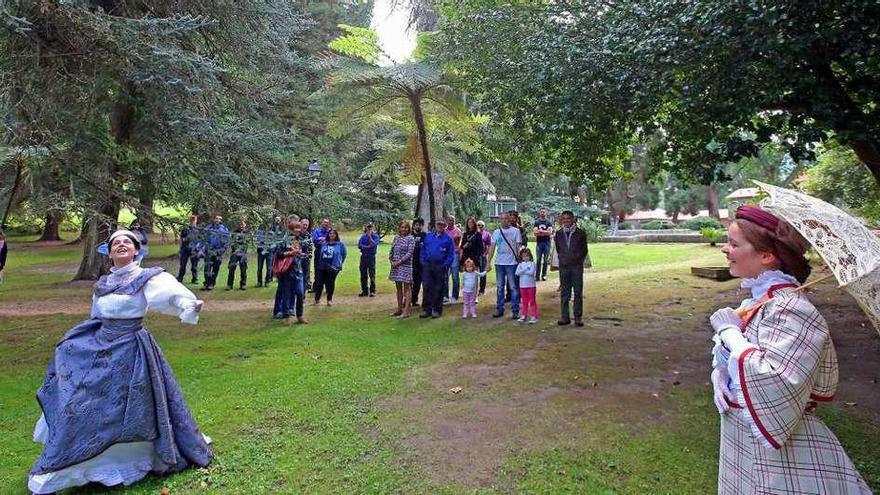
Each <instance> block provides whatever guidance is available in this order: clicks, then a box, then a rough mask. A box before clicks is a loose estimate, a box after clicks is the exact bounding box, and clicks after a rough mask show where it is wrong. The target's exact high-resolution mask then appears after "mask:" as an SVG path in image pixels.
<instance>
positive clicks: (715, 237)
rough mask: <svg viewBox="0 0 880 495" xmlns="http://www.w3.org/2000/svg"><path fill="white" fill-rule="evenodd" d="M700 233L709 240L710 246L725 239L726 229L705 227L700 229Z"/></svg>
mask: <svg viewBox="0 0 880 495" xmlns="http://www.w3.org/2000/svg"><path fill="white" fill-rule="evenodd" d="M700 235H702V236H703V237H704V238H705V239H706V240H707V241H709V245H710V246H714V245H715V244H717V243H719V242H721V241H723V240H724V229H713V228H712V227H703V228H702V229H700Z"/></svg>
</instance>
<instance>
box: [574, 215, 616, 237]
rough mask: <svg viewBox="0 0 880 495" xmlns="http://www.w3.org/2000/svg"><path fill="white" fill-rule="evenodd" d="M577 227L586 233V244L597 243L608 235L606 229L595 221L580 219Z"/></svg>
mask: <svg viewBox="0 0 880 495" xmlns="http://www.w3.org/2000/svg"><path fill="white" fill-rule="evenodd" d="M577 224H578V227H579V228H581V229H584V231H585V232H586V233H587V241H588V242H598V241H599V240H600V239H602V238H603V237H605V236H606V235H608V229H607V228H606V227H605V226H604V225H602V224H601V223H600V222H598V221H596V220H591V219H588V218H581V219H578V221H577Z"/></svg>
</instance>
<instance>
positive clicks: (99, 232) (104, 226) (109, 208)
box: [73, 200, 120, 280]
mask: <svg viewBox="0 0 880 495" xmlns="http://www.w3.org/2000/svg"><path fill="white" fill-rule="evenodd" d="M119 208H120V205H119V201H118V200H114V201H107V202H105V203H103V204H102V205H101V207H100V208H99V209H98V212H97V214H95V215H93V216H92V217H91V218H90V219H89V220H88V227H87V229H88V230H87V232H86V235H85V236H84V237H83V257H82V261H81V262H80V264H79V270H77V272H76V276H75V277H74V278H73V279H74V280H98V278H99V277H100V276H101V275H103V274H105V273H107V272H108V271H109V270H110V258H108V257H107V256H104V255H103V254H100V253H99V252H98V250H97V249H98V246H99V245H101V244H102V243H104V242H107V239H109V238H110V234H112V233H113V231H114V230H116V222H117V219H118V218H119Z"/></svg>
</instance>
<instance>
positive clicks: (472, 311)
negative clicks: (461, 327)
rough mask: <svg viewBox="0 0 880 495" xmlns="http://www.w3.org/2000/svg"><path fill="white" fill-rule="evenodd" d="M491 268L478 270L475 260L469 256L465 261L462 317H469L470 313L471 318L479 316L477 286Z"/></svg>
mask: <svg viewBox="0 0 880 495" xmlns="http://www.w3.org/2000/svg"><path fill="white" fill-rule="evenodd" d="M489 270H490V269H489V268H486V271H485V272H478V271H477V265H476V264H475V263H474V260H472V259H470V258H468V259H466V260H465V261H464V273H463V274H462V281H461V294H462V298H463V299H464V305H463V306H462V310H461V317H462V318H467V317H468V315H471V318H476V317H477V288H478V286H479V283H480V277H485V276H486V273H487V272H488V271H489Z"/></svg>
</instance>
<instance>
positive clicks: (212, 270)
mask: <svg viewBox="0 0 880 495" xmlns="http://www.w3.org/2000/svg"><path fill="white" fill-rule="evenodd" d="M204 234H205V286H204V287H202V290H211V289H213V288H214V285H216V284H217V274H218V273H219V272H220V264H221V263H222V261H223V253H225V252H226V247H227V246H228V245H229V229H228V228H226V226H225V225H223V217H222V216H220V215H214V220H213V221H212V222H211V223H210V224H208V226H207V227H205V229H204Z"/></svg>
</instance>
